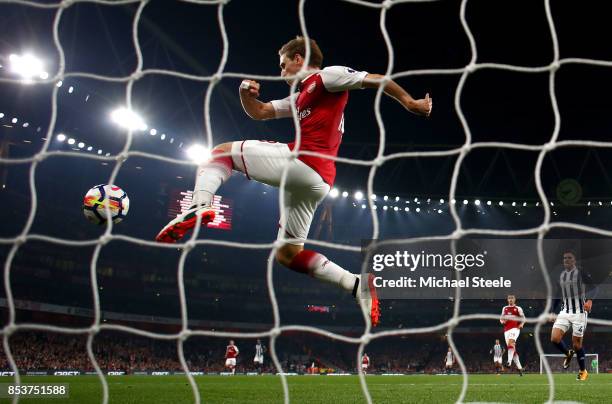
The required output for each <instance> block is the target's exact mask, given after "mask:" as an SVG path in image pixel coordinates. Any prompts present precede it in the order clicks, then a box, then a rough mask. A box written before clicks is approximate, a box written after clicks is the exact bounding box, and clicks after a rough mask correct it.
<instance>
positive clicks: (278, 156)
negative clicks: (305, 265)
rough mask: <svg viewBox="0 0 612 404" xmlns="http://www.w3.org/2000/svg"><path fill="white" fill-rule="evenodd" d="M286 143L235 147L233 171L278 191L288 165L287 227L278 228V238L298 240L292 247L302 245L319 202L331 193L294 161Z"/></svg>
mask: <svg viewBox="0 0 612 404" xmlns="http://www.w3.org/2000/svg"><path fill="white" fill-rule="evenodd" d="M290 157H291V150H289V146H287V145H286V144H285V143H277V142H269V141H265V140H245V141H241V142H233V143H232V162H233V163H234V168H235V169H237V170H239V171H242V172H243V173H244V174H245V175H246V176H247V178H249V179H253V180H255V181H258V182H262V183H264V184H268V185H271V186H273V187H279V186H280V182H281V177H282V174H283V170H284V168H285V167H286V166H287V165H289V167H288V169H287V170H288V171H287V178H286V181H285V198H284V201H283V202H284V205H283V207H284V212H285V215H286V217H285V220H286V226H285V228H284V229H283V228H282V225H281V224H279V231H278V238H290V239H297V240H296V241H291V242H289V243H290V244H296V245H302V244H304V241H303V240H305V239H306V237H307V236H308V231H309V230H310V224H311V223H312V218H313V215H314V212H315V210H316V209H317V206H318V205H319V202H321V201H322V200H323V198H325V196H326V195H327V193H328V192H329V188H330V187H329V185H328V184H326V183H325V181H323V178H321V176H320V175H319V174H318V173H317V172H316V171H315V170H313V169H312V168H310V167H309V166H307V165H306V164H305V163H304V162H302V161H300V160H298V159H293V160H291V158H290Z"/></svg>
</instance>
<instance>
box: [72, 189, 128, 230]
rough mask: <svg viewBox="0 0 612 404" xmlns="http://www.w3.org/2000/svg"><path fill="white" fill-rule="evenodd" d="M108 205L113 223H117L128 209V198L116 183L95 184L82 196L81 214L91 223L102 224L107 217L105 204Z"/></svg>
mask: <svg viewBox="0 0 612 404" xmlns="http://www.w3.org/2000/svg"><path fill="white" fill-rule="evenodd" d="M106 205H108V207H109V210H110V217H111V219H112V220H113V223H119V222H120V221H122V220H123V218H124V217H125V216H126V215H127V213H128V210H129V209H130V198H128V196H127V194H126V193H125V191H124V190H123V189H121V188H119V187H118V186H116V185H108V184H100V185H96V186H95V187H93V188H92V189H90V190H89V191H87V194H85V198H83V214H84V215H85V217H86V218H87V220H89V221H90V222H92V223H95V224H104V223H106V220H107V219H108V216H107V215H106V209H105V206H106Z"/></svg>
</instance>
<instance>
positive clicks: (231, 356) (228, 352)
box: [225, 340, 240, 374]
mask: <svg viewBox="0 0 612 404" xmlns="http://www.w3.org/2000/svg"><path fill="white" fill-rule="evenodd" d="M239 354H240V351H239V350H238V347H237V346H236V345H234V341H233V340H230V342H229V345H228V346H227V347H226V348H225V367H226V368H227V369H228V370H229V372H230V373H231V374H235V373H236V358H237V357H238V355H239Z"/></svg>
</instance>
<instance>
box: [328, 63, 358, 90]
mask: <svg viewBox="0 0 612 404" xmlns="http://www.w3.org/2000/svg"><path fill="white" fill-rule="evenodd" d="M319 75H320V76H321V80H322V81H323V85H324V86H325V89H326V90H327V91H330V92H335V91H344V90H355V89H359V88H362V83H363V79H365V77H366V76H367V75H368V72H360V71H357V70H353V69H351V68H350V67H346V66H329V67H326V68H324V69H323V70H321V71H320V72H319Z"/></svg>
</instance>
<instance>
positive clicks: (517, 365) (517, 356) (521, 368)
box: [513, 346, 523, 376]
mask: <svg viewBox="0 0 612 404" xmlns="http://www.w3.org/2000/svg"><path fill="white" fill-rule="evenodd" d="M513 361H514V364H515V365H516V368H517V369H518V371H519V374H520V375H521V376H523V366H522V365H521V361H520V360H519V354H518V352H517V351H516V346H515V348H514V358H513Z"/></svg>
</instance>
